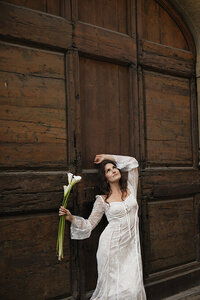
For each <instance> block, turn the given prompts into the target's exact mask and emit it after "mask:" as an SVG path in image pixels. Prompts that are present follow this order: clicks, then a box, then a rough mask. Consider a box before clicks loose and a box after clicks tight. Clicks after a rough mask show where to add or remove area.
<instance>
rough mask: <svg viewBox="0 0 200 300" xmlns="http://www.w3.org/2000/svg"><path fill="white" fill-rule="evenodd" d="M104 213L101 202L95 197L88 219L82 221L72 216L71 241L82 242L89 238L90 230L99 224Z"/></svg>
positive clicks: (80, 218)
mask: <svg viewBox="0 0 200 300" xmlns="http://www.w3.org/2000/svg"><path fill="white" fill-rule="evenodd" d="M104 211H105V207H104V203H103V200H102V199H101V198H100V197H99V196H96V201H95V202H94V205H93V209H92V212H91V214H90V216H89V218H88V219H84V218H82V217H79V216H74V220H73V222H72V223H71V227H70V231H71V239H74V240H83V239H86V238H89V237H90V235H91V232H92V230H93V229H94V228H95V227H96V226H97V224H98V223H99V222H100V220H101V218H102V216H103V214H104Z"/></svg>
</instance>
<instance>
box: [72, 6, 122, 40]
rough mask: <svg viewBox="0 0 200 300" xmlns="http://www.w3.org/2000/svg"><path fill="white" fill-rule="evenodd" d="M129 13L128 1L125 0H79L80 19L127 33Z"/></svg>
mask: <svg viewBox="0 0 200 300" xmlns="http://www.w3.org/2000/svg"><path fill="white" fill-rule="evenodd" d="M105 8H106V9H105ZM127 13H128V8H127V1H124V0H114V1H108V0H103V1H96V0H92V1H91V0H86V1H85V0H79V1H78V18H79V20H80V21H83V22H85V23H89V24H93V25H96V26H99V27H103V28H107V29H110V30H113V31H118V32H121V33H125V34H126V33H127V19H128V18H127ZM111 16H112V18H111Z"/></svg>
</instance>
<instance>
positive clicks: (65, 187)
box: [63, 184, 71, 197]
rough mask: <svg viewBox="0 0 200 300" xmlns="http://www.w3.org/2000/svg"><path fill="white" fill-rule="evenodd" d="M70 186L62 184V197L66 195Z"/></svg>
mask: <svg viewBox="0 0 200 300" xmlns="http://www.w3.org/2000/svg"><path fill="white" fill-rule="evenodd" d="M70 187H71V186H70V184H68V185H64V186H63V188H64V197H65V196H66V195H67V193H68V191H69V189H70Z"/></svg>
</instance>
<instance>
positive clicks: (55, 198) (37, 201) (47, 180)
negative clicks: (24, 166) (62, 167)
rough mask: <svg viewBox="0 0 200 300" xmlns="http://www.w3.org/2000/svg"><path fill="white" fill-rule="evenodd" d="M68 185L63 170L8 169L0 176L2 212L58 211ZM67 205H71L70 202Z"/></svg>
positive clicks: (0, 205) (0, 208) (0, 206)
mask: <svg viewBox="0 0 200 300" xmlns="http://www.w3.org/2000/svg"><path fill="white" fill-rule="evenodd" d="M65 184H67V175H66V172H63V171H56V172H51V171H46V172H31V171H30V172H19V171H17V172H7V173H5V172H4V173H2V174H1V176H0V189H1V201H0V212H1V214H3V215H5V214H14V213H16V214H19V213H22V212H23V213H24V212H29V213H30V212H31V211H40V212H41V211H45V210H47V209H48V210H56V211H57V210H58V207H59V205H60V203H61V201H62V199H63V189H62V186H63V185H65ZM69 207H70V208H71V207H72V204H71V201H69Z"/></svg>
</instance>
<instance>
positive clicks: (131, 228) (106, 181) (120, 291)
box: [59, 154, 146, 300]
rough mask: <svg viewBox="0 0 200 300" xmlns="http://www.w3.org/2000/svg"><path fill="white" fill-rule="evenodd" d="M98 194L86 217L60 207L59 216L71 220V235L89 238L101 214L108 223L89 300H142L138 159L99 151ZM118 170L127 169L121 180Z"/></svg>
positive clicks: (96, 161)
mask: <svg viewBox="0 0 200 300" xmlns="http://www.w3.org/2000/svg"><path fill="white" fill-rule="evenodd" d="M94 163H95V164H99V174H100V185H101V190H102V191H101V192H102V195H96V200H95V202H94V206H93V209H92V212H91V214H90V216H89V218H88V219H84V218H82V217H79V216H74V215H72V214H71V213H70V211H69V210H68V209H65V208H64V207H62V206H61V207H60V209H59V216H62V215H66V220H68V221H70V222H71V238H72V239H78V240H80V239H86V238H89V236H90V234H91V231H92V230H93V229H94V228H95V227H96V225H97V224H98V223H99V221H100V220H101V218H102V216H103V214H104V213H105V215H106V217H107V220H108V225H107V226H106V228H105V229H104V231H103V232H102V234H101V236H100V238H99V245H98V250H97V268H98V280H97V286H96V289H95V291H94V293H93V295H92V297H91V300H145V299H146V294H145V290H144V285H143V274H142V261H141V251H140V238H139V226H138V225H139V224H138V223H139V219H138V204H137V199H136V197H137V185H138V162H137V160H136V159H135V158H133V157H129V156H121V155H110V154H99V155H96V156H95V159H94ZM122 171H127V172H128V179H127V180H124V179H123V174H122V173H121V172H122Z"/></svg>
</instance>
